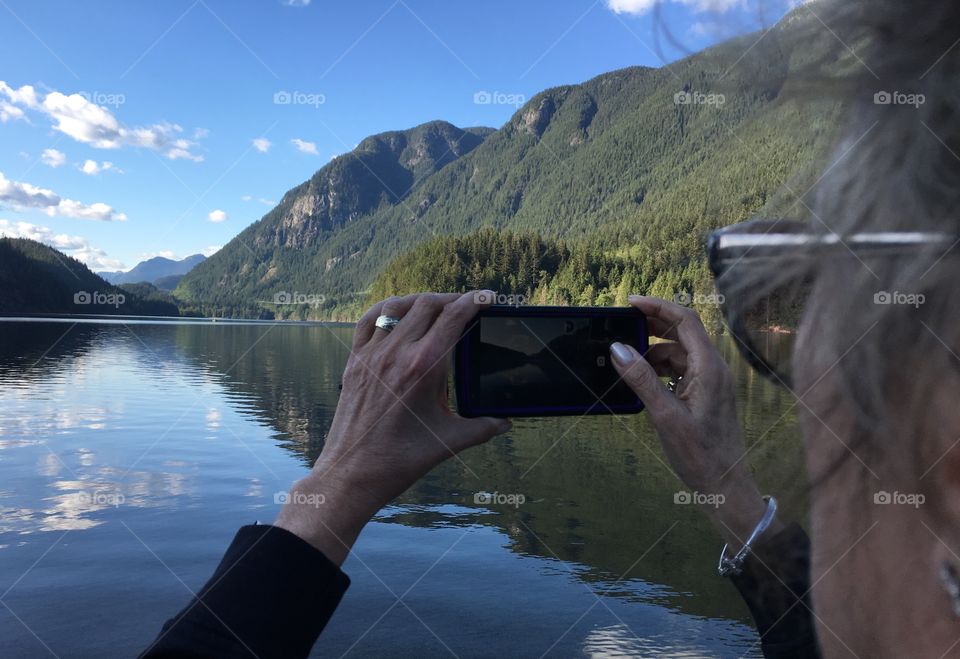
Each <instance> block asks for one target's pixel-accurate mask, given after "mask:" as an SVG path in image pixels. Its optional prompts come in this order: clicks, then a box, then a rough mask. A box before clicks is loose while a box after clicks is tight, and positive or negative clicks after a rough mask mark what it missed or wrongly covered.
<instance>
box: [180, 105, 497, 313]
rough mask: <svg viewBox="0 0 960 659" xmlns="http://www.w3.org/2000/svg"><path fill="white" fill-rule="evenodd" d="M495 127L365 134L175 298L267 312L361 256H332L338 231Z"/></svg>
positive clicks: (443, 126) (213, 309) (387, 203)
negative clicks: (279, 299) (266, 307)
mask: <svg viewBox="0 0 960 659" xmlns="http://www.w3.org/2000/svg"><path fill="white" fill-rule="evenodd" d="M492 132H493V129H492V128H466V129H462V128H458V127H456V126H454V125H452V124H449V123H447V122H445V121H433V122H430V123H426V124H423V125H421V126H417V127H415V128H411V129H409V130H402V131H390V132H386V133H381V134H378V135H373V136H372V137H368V138H366V139H364V140H363V141H362V142H360V144H358V145H357V147H356V148H355V149H354V150H353V151H352V152H350V153H349V154H346V155H343V156H339V157H337V158H335V159H333V160H332V161H331V162H330V163H328V164H327V165H325V166H324V167H323V168H322V169H320V170H319V171H318V172H316V173H315V174H314V175H313V176H312V177H311V178H310V179H309V180H308V181H305V182H304V183H301V184H300V185H298V186H297V187H295V188H293V189H292V190H290V191H289V192H287V193H286V194H285V195H284V196H283V198H282V199H281V200H280V203H279V204H278V205H277V206H276V207H275V208H274V209H273V210H271V211H270V212H269V213H267V214H266V215H265V216H264V217H263V218H262V219H261V220H260V221H259V222H256V223H254V224H253V225H251V226H249V227H247V228H246V229H245V230H244V231H242V232H241V233H240V234H239V235H238V236H237V237H236V238H234V239H233V240H231V241H230V242H229V243H227V245H225V246H224V247H223V248H222V249H221V251H220V252H217V253H216V254H215V255H214V256H212V257H211V258H210V259H208V260H207V261H205V262H204V263H202V264H200V265H199V266H197V268H196V269H194V270H193V271H192V272H191V273H189V275H188V276H186V277H184V279H183V280H182V281H181V282H180V284H179V285H178V286H177V288H176V290H175V293H176V295H177V297H178V298H180V299H182V300H185V301H186V302H187V303H188V304H189V303H191V302H192V303H195V304H197V305H198V306H199V308H200V309H202V310H203V312H204V313H205V314H209V315H220V314H222V313H223V312H224V311H225V310H226V311H228V312H229V313H228V315H247V316H250V315H252V316H254V317H256V316H259V315H263V313H264V312H263V307H262V304H261V303H260V302H258V300H265V301H267V302H268V303H272V300H273V299H274V296H275V295H278V294H280V293H282V292H284V291H287V292H298V291H302V292H303V294H304V295H306V294H308V293H307V291H309V290H310V289H309V286H311V285H312V284H314V283H315V282H318V281H319V280H320V279H322V278H323V275H324V274H325V273H327V272H330V271H331V270H333V269H335V268H336V266H337V265H338V264H340V263H341V262H342V261H344V260H350V259H351V258H356V257H357V256H358V255H359V254H354V253H352V252H350V253H340V254H333V253H331V252H330V251H329V249H328V245H329V243H330V240H331V239H332V238H333V237H334V236H336V235H337V234H338V233H340V232H341V231H343V230H344V228H345V227H347V226H350V225H351V224H353V223H356V222H358V221H360V220H363V219H366V218H370V217H372V216H375V215H376V214H377V213H378V212H382V211H384V210H385V209H389V208H391V207H392V206H394V205H396V204H402V203H405V200H406V199H407V198H408V197H409V195H410V193H411V191H412V190H415V189H416V188H417V187H418V186H419V185H420V184H421V183H422V182H423V181H424V180H426V179H428V178H429V177H430V176H431V175H433V174H435V173H436V172H438V171H440V170H441V169H442V168H443V167H444V166H446V165H449V164H450V163H452V162H455V161H456V160H458V159H459V158H462V157H463V156H464V155H466V154H468V153H470V152H471V151H473V150H475V149H476V148H477V147H478V146H479V145H480V144H481V143H482V142H483V140H484V138H485V137H486V136H488V135H490V134H491V133H492ZM327 255H329V256H327ZM211 260H212V261H213V265H212V266H208V265H207V263H209V262H210V261H211ZM278 286H279V287H280V288H278ZM283 287H285V288H283ZM271 306H272V305H271ZM237 312H239V314H238V313H237Z"/></svg>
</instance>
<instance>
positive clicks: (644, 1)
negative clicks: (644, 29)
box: [606, 0, 747, 16]
mask: <svg viewBox="0 0 960 659" xmlns="http://www.w3.org/2000/svg"><path fill="white" fill-rule="evenodd" d="M606 1H607V7H608V8H609V9H610V10H611V11H613V12H614V13H615V14H635V15H638V16H639V15H641V14H646V13H647V12H648V11H650V10H651V9H653V8H654V7H656V6H657V5H658V4H666V3H667V2H671V3H673V4H678V5H685V6H687V7H690V8H692V9H693V11H694V12H696V13H705V12H713V13H718V14H722V13H725V12H728V11H730V10H731V9H734V8H736V7H744V8H746V6H747V0H606Z"/></svg>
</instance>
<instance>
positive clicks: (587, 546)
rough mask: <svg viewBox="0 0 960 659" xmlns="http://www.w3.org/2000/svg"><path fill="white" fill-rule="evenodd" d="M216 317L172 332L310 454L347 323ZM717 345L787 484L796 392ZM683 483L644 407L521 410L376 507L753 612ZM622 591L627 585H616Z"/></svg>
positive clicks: (765, 455) (766, 480)
mask: <svg viewBox="0 0 960 659" xmlns="http://www.w3.org/2000/svg"><path fill="white" fill-rule="evenodd" d="M219 329H222V328H212V327H197V326H183V327H178V328H177V331H176V341H177V345H178V347H179V348H180V349H181V350H183V352H184V354H185V355H187V356H188V357H190V358H191V359H193V360H195V361H196V362H197V363H200V364H202V365H203V367H204V368H209V369H212V370H215V371H217V372H218V373H221V374H223V375H224V376H225V378H224V385H225V386H226V387H227V388H228V389H229V390H230V391H231V392H234V394H235V395H236V396H237V399H238V400H245V401H255V402H256V403H255V409H252V410H250V411H251V413H254V414H257V415H261V416H265V417H266V418H267V419H268V420H269V421H270V423H271V424H272V425H273V426H274V427H275V428H276V429H277V430H278V431H279V433H278V436H277V438H278V441H279V442H280V443H281V445H283V446H284V447H285V448H287V449H288V450H290V451H292V452H293V453H295V454H296V455H298V456H300V457H302V459H303V461H304V462H305V463H306V464H308V465H310V464H312V463H313V461H314V460H315V459H316V458H317V456H318V455H319V453H320V450H321V449H322V447H323V438H324V436H325V434H326V432H327V430H328V428H329V425H330V422H331V420H332V416H333V412H334V410H335V408H336V402H337V397H338V390H337V385H338V384H339V382H340V375H341V373H342V369H343V366H344V364H345V363H346V359H347V356H348V355H349V349H348V346H349V344H350V339H351V335H350V331H349V330H348V329H344V328H326V327H324V328H318V327H307V328H305V327H276V328H272V329H269V331H268V330H265V329H264V328H261V327H242V328H234V329H233V330H232V331H231V333H230V336H229V338H225V337H224V335H223V332H219V331H218V330H219ZM771 340H783V341H787V340H789V337H784V336H774V337H772V338H771ZM251 345H254V348H253V349H249V346H251ZM719 345H720V348H721V350H722V352H723V354H724V356H725V357H726V358H727V360H728V362H729V363H731V365H732V367H733V370H734V374H735V377H736V381H737V398H738V402H739V405H740V410H741V413H742V416H743V419H744V425H745V429H746V440H747V443H748V445H751V446H754V448H753V450H752V452H751V460H752V463H753V465H754V468H755V470H756V472H757V473H758V475H759V477H760V481H761V486H764V487H766V488H769V489H770V490H771V491H776V492H778V493H781V492H782V490H783V483H790V482H801V478H798V477H802V471H801V470H800V466H799V465H800V464H801V462H800V443H799V440H798V433H797V431H796V427H795V418H794V415H793V412H792V404H793V400H792V398H791V397H790V395H789V393H788V392H786V391H784V390H782V389H778V388H777V387H774V386H772V385H771V384H770V383H768V382H767V381H766V380H764V379H763V378H762V377H761V376H759V375H757V374H756V373H755V372H754V371H752V370H751V369H750V368H749V367H748V366H747V365H746V364H745V363H744V362H743V361H742V360H741V359H740V358H739V356H738V355H737V353H736V350H735V346H734V344H733V342H732V341H731V340H729V339H723V340H720V342H719ZM681 489H683V487H682V485H681V484H680V483H679V482H678V481H677V479H676V478H675V477H674V476H673V474H672V472H671V471H670V470H669V469H668V468H667V466H666V464H665V458H664V456H663V454H662V452H661V450H660V448H659V444H658V442H657V439H656V436H655V434H654V433H653V431H652V428H651V427H650V424H649V420H648V419H647V418H646V416H645V415H639V416H632V417H613V418H611V417H583V418H579V419H570V418H566V419H522V420H517V421H516V423H515V426H514V429H513V431H512V432H511V433H510V434H509V435H507V436H504V437H500V438H497V439H495V440H493V441H492V442H490V443H489V444H487V445H485V446H481V447H477V448H475V449H472V450H470V451H468V452H466V453H464V454H463V455H462V456H460V458H459V459H453V460H450V461H448V462H447V463H445V464H443V465H441V466H440V467H438V468H437V469H436V470H434V471H433V472H432V473H431V474H430V475H429V476H428V477H427V478H425V479H424V480H422V481H421V482H420V483H418V484H417V485H415V486H414V487H413V488H412V489H411V490H410V491H409V492H407V493H406V494H404V495H403V496H402V497H400V499H399V500H398V504H399V507H397V508H393V509H391V510H390V511H389V512H388V513H384V514H383V515H382V516H381V519H384V520H389V521H391V522H394V523H400V524H405V525H410V526H418V527H436V526H450V525H454V526H456V525H468V524H475V523H479V524H487V525H492V526H495V527H497V528H499V529H501V530H502V531H503V532H504V533H505V535H506V536H507V537H509V538H510V549H511V550H512V551H514V552H517V553H519V554H524V555H531V556H540V557H547V558H557V559H559V560H563V561H569V562H571V563H577V564H581V565H583V566H585V571H584V572H583V574H582V575H580V576H581V578H583V579H584V580H586V581H596V582H598V583H599V582H604V581H607V582H609V581H610V580H611V576H612V577H613V578H621V579H623V580H630V579H642V580H644V581H647V582H654V583H664V584H670V586H671V587H672V589H673V590H672V592H671V593H669V594H667V593H665V594H664V595H663V597H662V599H663V601H664V602H669V603H670V604H671V605H673V606H680V607H683V608H684V610H687V611H691V612H694V613H697V614H700V615H732V616H736V617H739V618H741V619H746V616H745V612H744V610H743V608H742V606H741V605H740V604H739V602H738V601H736V598H735V597H734V598H731V590H730V588H729V586H728V585H727V584H726V583H724V582H723V581H722V580H718V579H712V578H710V577H711V576H712V570H713V565H714V564H715V562H716V555H717V549H718V547H717V542H716V541H715V540H714V538H715V534H713V532H712V531H711V530H710V529H709V527H708V526H707V525H706V523H705V521H704V520H703V518H702V515H701V513H700V512H699V511H697V510H695V509H693V507H692V506H678V505H675V504H674V493H675V492H677V491H678V490H681ZM478 492H491V493H492V492H498V493H512V494H523V495H524V497H525V498H526V502H525V503H523V504H522V505H520V506H510V505H479V504H477V503H476V501H475V495H476V494H477V493H478ZM803 509H804V502H803V499H802V496H798V497H797V498H796V499H795V500H790V499H789V497H787V501H786V513H787V514H793V515H802V511H803ZM675 523H676V524H675ZM668 531H669V533H668V535H667V537H665V538H664V540H663V541H661V542H659V543H658V539H659V538H660V537H661V536H662V535H663V534H664V533H665V532H668ZM705 538H706V539H709V540H710V541H707V542H705V541H704V539H705ZM650 547H653V549H652V550H650V552H649V553H648V554H647V555H646V557H645V559H644V560H643V561H642V562H641V563H640V564H637V558H638V557H639V556H640V555H641V554H642V553H643V552H645V551H647V550H648V548H650ZM613 594H623V595H624V596H628V597H629V596H630V594H631V593H630V591H629V589H622V588H621V589H617V590H615V591H614V593H613ZM693 594H695V595H693ZM692 595H693V596H692Z"/></svg>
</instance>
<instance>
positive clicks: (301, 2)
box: [283, 0, 310, 7]
mask: <svg viewBox="0 0 960 659" xmlns="http://www.w3.org/2000/svg"><path fill="white" fill-rule="evenodd" d="M283 4H285V5H286V6H288V7H307V6H309V4H310V0H283Z"/></svg>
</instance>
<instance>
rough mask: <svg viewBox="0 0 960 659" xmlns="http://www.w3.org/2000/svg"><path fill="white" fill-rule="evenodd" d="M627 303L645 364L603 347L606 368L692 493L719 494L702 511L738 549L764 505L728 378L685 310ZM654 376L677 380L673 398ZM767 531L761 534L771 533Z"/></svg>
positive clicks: (655, 302) (634, 355)
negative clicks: (644, 339) (643, 339)
mask: <svg viewBox="0 0 960 659" xmlns="http://www.w3.org/2000/svg"><path fill="white" fill-rule="evenodd" d="M630 304H631V305H632V306H634V307H635V308H637V309H638V310H640V311H641V312H643V314H644V315H646V317H647V323H648V326H649V330H650V334H651V336H655V337H659V338H664V339H670V340H671V341H672V343H656V344H654V345H652V346H651V347H650V350H649V352H648V353H647V355H646V358H644V357H643V356H641V355H640V354H639V353H638V352H637V351H636V350H634V349H633V348H632V347H630V346H626V345H623V344H620V343H615V344H614V345H613V346H611V351H610V352H611V356H612V357H613V364H614V367H615V368H616V369H617V372H618V373H619V374H620V375H621V377H623V380H624V381H625V382H626V383H627V384H628V385H630V388H631V389H633V391H634V392H635V393H636V394H637V396H639V397H640V399H641V400H642V401H643V402H644V405H645V406H646V408H647V411H648V412H649V414H650V418H651V420H652V421H653V425H654V427H655V428H656V429H657V434H658V435H659V437H660V442H661V444H662V445H663V450H664V453H666V455H667V459H668V460H669V462H670V464H671V465H672V466H673V468H674V469H675V470H676V472H677V475H678V476H679V477H680V479H681V480H682V481H683V482H684V483H685V484H686V486H687V487H689V488H691V489H692V490H694V491H696V492H700V493H705V494H719V495H723V497H724V499H725V500H724V503H723V504H722V505H720V506H716V507H713V506H711V507H707V508H706V511H707V513H708V515H709V516H710V517H711V520H712V521H713V522H714V524H715V525H716V527H717V529H718V531H720V534H721V535H722V536H724V538H725V539H726V541H727V542H728V543H730V545H731V546H736V547H739V546H740V545H742V544H743V542H744V541H745V540H746V538H747V536H749V535H750V532H751V531H752V530H753V528H754V526H756V524H757V522H758V521H760V518H761V517H762V516H763V512H764V509H765V508H766V504H765V503H764V501H763V497H762V496H761V495H760V492H759V490H758V489H757V485H756V483H755V482H754V480H753V476H752V475H751V473H750V468H749V465H748V464H747V462H746V455H745V454H746V451H745V449H744V445H743V439H742V434H741V430H740V422H739V420H738V418H737V408H736V400H735V389H734V381H733V376H732V375H731V374H730V370H729V369H728V368H727V364H726V362H724V361H723V357H721V356H720V353H718V352H717V350H716V348H714V346H713V344H712V343H711V342H710V337H709V336H708V335H707V331H706V329H704V327H703V323H701V322H700V318H699V317H698V316H697V314H696V312H694V311H693V310H692V309H689V308H686V307H681V306H679V305H676V304H673V303H670V302H667V301H665V300H660V299H658V298H653V297H643V296H639V295H632V296H630ZM660 376H665V377H671V378H678V377H682V379H681V380H680V384H679V386H678V387H677V391H676V393H673V392H671V391H670V390H669V389H667V387H666V386H664V384H663V382H661V381H660ZM777 530H778V528H773V529H771V530H770V531H768V533H770V534H771V535H772V534H773V533H776V531H777Z"/></svg>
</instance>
